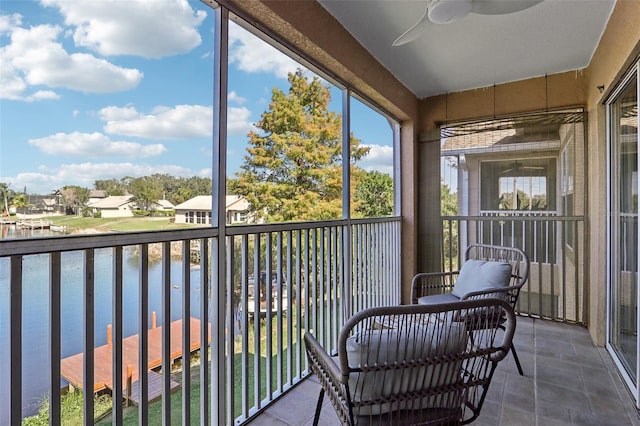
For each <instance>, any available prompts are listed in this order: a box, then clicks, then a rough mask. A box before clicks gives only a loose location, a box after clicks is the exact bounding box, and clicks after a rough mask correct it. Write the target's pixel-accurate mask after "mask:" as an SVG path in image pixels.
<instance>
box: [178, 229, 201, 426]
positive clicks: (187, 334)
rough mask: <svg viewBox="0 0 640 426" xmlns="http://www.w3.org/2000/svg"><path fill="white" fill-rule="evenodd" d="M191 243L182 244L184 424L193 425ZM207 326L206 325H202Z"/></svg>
mask: <svg viewBox="0 0 640 426" xmlns="http://www.w3.org/2000/svg"><path fill="white" fill-rule="evenodd" d="M190 255H191V241H190V240H184V241H183V242H182V424H183V425H188V424H190V423H191V268H190V266H191V265H190V262H191V257H190ZM201 326H202V327H204V326H205V324H204V323H202V324H201Z"/></svg>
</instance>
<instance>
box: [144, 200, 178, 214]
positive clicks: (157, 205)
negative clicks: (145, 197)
mask: <svg viewBox="0 0 640 426" xmlns="http://www.w3.org/2000/svg"><path fill="white" fill-rule="evenodd" d="M175 208H176V206H174V205H173V203H172V202H171V201H169V200H164V199H162V200H158V201H156V202H153V203H151V207H150V210H158V211H167V210H174V209H175Z"/></svg>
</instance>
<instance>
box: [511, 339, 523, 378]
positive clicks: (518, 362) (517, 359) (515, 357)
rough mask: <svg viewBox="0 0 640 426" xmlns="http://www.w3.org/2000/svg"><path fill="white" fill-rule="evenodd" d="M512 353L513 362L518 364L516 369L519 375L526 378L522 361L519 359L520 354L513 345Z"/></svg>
mask: <svg viewBox="0 0 640 426" xmlns="http://www.w3.org/2000/svg"><path fill="white" fill-rule="evenodd" d="M511 353H512V354H513V360H514V361H515V362H516V367H518V373H520V375H521V376H524V372H523V371H522V366H521V365H520V359H519V358H518V354H517V353H516V347H515V346H513V343H511Z"/></svg>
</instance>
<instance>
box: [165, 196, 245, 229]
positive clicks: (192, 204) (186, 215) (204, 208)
mask: <svg viewBox="0 0 640 426" xmlns="http://www.w3.org/2000/svg"><path fill="white" fill-rule="evenodd" d="M211 201H212V198H211V195H198V196H196V197H193V198H191V199H190V200H187V201H185V202H184V203H181V204H178V205H177V206H175V211H176V223H195V224H202V225H210V224H211ZM225 207H226V212H227V223H228V224H235V223H247V222H249V217H248V213H249V202H247V200H246V199H245V198H244V197H242V196H240V195H227V199H226V206H225Z"/></svg>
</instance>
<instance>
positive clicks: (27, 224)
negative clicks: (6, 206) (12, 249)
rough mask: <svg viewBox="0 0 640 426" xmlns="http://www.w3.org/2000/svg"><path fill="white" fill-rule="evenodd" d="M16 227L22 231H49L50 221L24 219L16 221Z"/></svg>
mask: <svg viewBox="0 0 640 426" xmlns="http://www.w3.org/2000/svg"><path fill="white" fill-rule="evenodd" d="M16 226H17V227H18V228H22V229H49V228H50V227H51V221H50V220H43V219H25V220H19V221H17V222H16Z"/></svg>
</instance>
